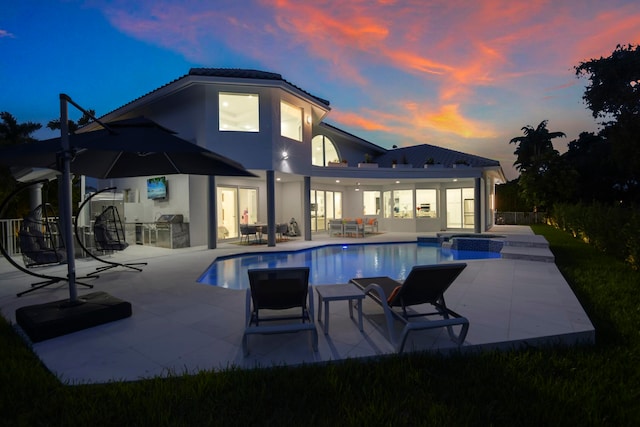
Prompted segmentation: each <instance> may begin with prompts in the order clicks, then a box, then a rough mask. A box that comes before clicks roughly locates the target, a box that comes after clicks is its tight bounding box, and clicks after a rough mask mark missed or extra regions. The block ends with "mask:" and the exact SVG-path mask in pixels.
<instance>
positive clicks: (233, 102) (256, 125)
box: [218, 92, 260, 132]
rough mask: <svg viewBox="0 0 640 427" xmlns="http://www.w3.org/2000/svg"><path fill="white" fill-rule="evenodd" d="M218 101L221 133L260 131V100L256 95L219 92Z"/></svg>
mask: <svg viewBox="0 0 640 427" xmlns="http://www.w3.org/2000/svg"><path fill="white" fill-rule="evenodd" d="M218 99H219V109H220V130H221V131H235V132H259V131H260V115H259V112H258V111H259V104H260V102H259V101H260V99H259V96H258V95H257V94H255V93H225V92H220V94H219V95H218Z"/></svg>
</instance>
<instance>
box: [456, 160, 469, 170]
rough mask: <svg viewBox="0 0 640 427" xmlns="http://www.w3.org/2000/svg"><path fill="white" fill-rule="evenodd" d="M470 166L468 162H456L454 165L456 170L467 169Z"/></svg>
mask: <svg viewBox="0 0 640 427" xmlns="http://www.w3.org/2000/svg"><path fill="white" fill-rule="evenodd" d="M468 166H469V162H467V161H466V160H456V161H455V162H454V163H453V167H454V168H466V167H468Z"/></svg>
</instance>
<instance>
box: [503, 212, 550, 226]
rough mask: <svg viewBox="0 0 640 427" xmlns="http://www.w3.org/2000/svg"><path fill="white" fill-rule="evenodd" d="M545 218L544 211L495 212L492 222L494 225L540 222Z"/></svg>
mask: <svg viewBox="0 0 640 427" xmlns="http://www.w3.org/2000/svg"><path fill="white" fill-rule="evenodd" d="M546 218H547V213H546V212H496V213H495V217H494V221H493V223H494V224H496V225H529V224H542V223H544V222H545V220H546Z"/></svg>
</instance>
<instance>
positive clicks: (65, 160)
mask: <svg viewBox="0 0 640 427" xmlns="http://www.w3.org/2000/svg"><path fill="white" fill-rule="evenodd" d="M60 134H61V135H60V141H61V144H62V191H61V192H60V199H59V203H60V213H61V216H62V221H63V224H64V227H63V229H62V231H63V233H64V242H65V248H66V249H67V280H68V281H69V303H70V304H77V303H78V302H79V301H78V290H77V286H76V258H75V251H74V244H73V242H74V240H73V231H72V221H71V212H72V204H71V203H72V202H71V199H72V198H71V144H70V143H69V113H68V111H67V96H66V95H64V94H61V95H60Z"/></svg>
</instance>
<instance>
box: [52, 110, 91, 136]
mask: <svg viewBox="0 0 640 427" xmlns="http://www.w3.org/2000/svg"><path fill="white" fill-rule="evenodd" d="M87 113H89V114H87ZM95 115H96V112H95V110H87V112H83V113H82V117H80V118H79V119H78V121H77V122H74V121H73V120H69V133H75V131H77V130H78V129H80V128H81V127H82V126H84V125H87V124H89V123H91V121H92V120H93V119H92V118H91V116H94V117H95ZM47 127H48V128H49V129H51V130H56V129H60V119H53V120H49V123H47Z"/></svg>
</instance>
